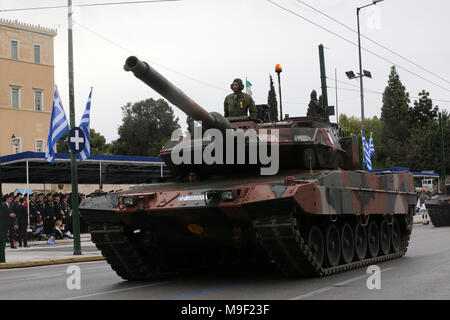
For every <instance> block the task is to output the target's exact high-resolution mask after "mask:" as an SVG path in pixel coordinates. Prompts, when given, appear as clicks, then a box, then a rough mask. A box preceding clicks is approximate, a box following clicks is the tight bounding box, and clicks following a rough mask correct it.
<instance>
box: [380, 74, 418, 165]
mask: <svg viewBox="0 0 450 320" xmlns="http://www.w3.org/2000/svg"><path fill="white" fill-rule="evenodd" d="M409 102H410V100H409V94H408V93H407V92H406V89H405V87H404V86H403V84H402V82H401V81H400V77H399V75H398V73H397V70H396V68H395V66H393V67H392V68H391V73H390V75H389V80H388V85H387V87H386V89H385V90H384V93H383V106H382V108H381V121H382V123H383V130H382V137H381V138H382V141H383V144H382V145H381V148H379V153H380V154H379V156H380V157H381V158H382V159H385V160H388V159H389V161H388V162H389V163H390V164H395V165H396V166H406V162H407V161H406V157H407V151H408V150H407V147H406V146H407V142H408V139H409V137H410V136H411V132H410V129H409V125H410V123H411V122H410V116H409Z"/></svg>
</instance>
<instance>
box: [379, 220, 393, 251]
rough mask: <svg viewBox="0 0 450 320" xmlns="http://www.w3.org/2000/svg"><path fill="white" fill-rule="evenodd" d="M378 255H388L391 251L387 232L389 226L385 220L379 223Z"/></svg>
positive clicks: (389, 237)
mask: <svg viewBox="0 0 450 320" xmlns="http://www.w3.org/2000/svg"><path fill="white" fill-rule="evenodd" d="M380 244H381V246H380V253H382V254H383V255H386V254H389V250H390V249H391V235H390V232H389V224H388V223H387V221H386V220H383V221H382V222H381V226H380Z"/></svg>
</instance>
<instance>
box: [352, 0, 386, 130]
mask: <svg viewBox="0 0 450 320" xmlns="http://www.w3.org/2000/svg"><path fill="white" fill-rule="evenodd" d="M381 1H383V0H372V3H370V4H367V5H365V6H362V7H359V8H356V18H357V22H358V53H359V90H360V91H361V131H362V132H364V91H363V76H367V75H366V74H365V73H366V72H367V71H364V72H363V69H362V60H361V32H360V26H359V11H361V9H363V8H367V7H370V6H372V5H374V4H377V3H378V2H381ZM369 74H370V72H369Z"/></svg>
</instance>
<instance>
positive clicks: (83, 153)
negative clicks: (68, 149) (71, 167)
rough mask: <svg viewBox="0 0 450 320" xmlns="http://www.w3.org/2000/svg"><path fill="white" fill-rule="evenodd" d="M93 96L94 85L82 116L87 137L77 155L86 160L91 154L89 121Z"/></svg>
mask: <svg viewBox="0 0 450 320" xmlns="http://www.w3.org/2000/svg"><path fill="white" fill-rule="evenodd" d="M91 97H92V87H91V92H90V93H89V98H88V102H87V103H86V109H85V110H84V113H83V116H82V117H81V122H80V129H81V130H83V132H84V136H85V137H86V142H85V144H84V148H83V150H81V152H80V153H79V154H78V155H77V157H78V160H80V161H82V160H86V159H87V158H89V157H90V156H91V146H90V145H91V135H90V133H89V122H90V120H91V116H90V113H91Z"/></svg>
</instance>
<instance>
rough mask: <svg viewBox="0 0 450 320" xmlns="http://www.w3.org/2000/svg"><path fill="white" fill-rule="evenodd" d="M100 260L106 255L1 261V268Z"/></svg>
mask: <svg viewBox="0 0 450 320" xmlns="http://www.w3.org/2000/svg"><path fill="white" fill-rule="evenodd" d="M100 260H105V257H103V256H91V257H76V258H64V259H52V260H41V261H26V262H13V263H0V269H12V268H26V267H36V266H47V265H54V264H64V263H74V262H88V261H100Z"/></svg>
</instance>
